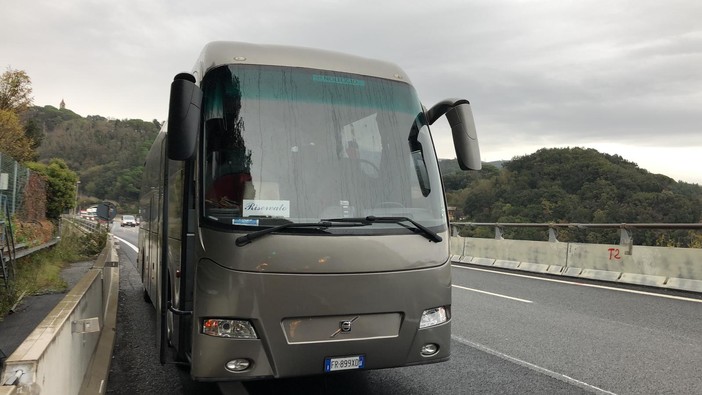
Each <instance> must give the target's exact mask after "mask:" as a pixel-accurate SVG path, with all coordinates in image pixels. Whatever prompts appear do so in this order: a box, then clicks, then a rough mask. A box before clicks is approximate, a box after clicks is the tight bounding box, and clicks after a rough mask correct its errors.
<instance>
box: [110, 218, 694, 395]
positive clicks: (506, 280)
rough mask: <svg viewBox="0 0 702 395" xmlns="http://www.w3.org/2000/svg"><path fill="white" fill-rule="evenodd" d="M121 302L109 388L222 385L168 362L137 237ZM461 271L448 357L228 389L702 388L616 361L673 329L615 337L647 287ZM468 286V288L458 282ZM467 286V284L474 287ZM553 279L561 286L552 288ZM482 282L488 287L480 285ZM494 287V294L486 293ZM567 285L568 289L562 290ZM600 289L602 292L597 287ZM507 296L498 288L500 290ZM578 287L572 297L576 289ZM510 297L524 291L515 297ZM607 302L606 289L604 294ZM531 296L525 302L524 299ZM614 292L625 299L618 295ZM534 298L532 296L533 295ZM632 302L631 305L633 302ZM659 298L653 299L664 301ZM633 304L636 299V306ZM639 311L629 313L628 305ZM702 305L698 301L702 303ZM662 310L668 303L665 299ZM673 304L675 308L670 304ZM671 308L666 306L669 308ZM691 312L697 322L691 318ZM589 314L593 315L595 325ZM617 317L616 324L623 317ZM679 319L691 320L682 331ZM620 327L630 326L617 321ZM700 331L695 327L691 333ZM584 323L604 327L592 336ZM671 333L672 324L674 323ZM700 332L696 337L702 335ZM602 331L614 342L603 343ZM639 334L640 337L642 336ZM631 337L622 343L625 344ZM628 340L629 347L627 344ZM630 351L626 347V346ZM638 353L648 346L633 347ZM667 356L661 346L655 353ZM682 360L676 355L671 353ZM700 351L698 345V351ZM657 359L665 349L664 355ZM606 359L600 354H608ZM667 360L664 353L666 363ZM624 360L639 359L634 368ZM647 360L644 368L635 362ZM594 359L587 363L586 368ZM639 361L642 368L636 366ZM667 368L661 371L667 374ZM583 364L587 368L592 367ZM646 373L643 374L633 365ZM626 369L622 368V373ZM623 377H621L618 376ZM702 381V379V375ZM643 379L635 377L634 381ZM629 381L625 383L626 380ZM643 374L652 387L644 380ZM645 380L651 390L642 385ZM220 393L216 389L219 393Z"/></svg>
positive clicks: (123, 264) (683, 333)
mask: <svg viewBox="0 0 702 395" xmlns="http://www.w3.org/2000/svg"><path fill="white" fill-rule="evenodd" d="M113 233H114V234H115V235H117V236H119V237H120V238H121V239H122V240H125V241H128V242H129V243H131V244H136V235H137V231H136V229H132V228H119V227H116V228H114V229H113ZM119 254H120V277H121V278H120V283H121V284H120V308H119V312H118V323H117V342H116V345H115V353H114V358H113V365H112V368H111V374H110V378H109V381H108V393H111V394H127V393H129V394H134V393H167V394H187V393H200V392H208V393H213V391H215V386H214V385H213V384H210V383H196V382H192V381H191V380H190V378H189V375H188V373H187V372H186V371H185V370H182V369H179V368H176V367H175V366H172V365H167V366H161V365H160V364H159V363H158V356H157V352H156V349H155V346H154V344H155V341H154V329H153V328H154V319H155V312H154V310H153V308H152V307H151V306H150V305H148V304H147V303H145V302H144V301H143V298H142V288H141V280H140V278H139V276H138V274H137V273H136V270H135V263H136V251H134V250H132V249H131V248H130V247H129V246H128V244H126V243H124V242H120V252H119ZM453 273H454V285H455V286H456V287H454V302H453V327H452V328H453V334H454V341H453V342H452V358H451V360H450V361H449V362H446V363H440V364H435V365H425V366H417V367H409V368H400V369H386V370H381V371H368V372H351V373H344V374H334V375H328V376H318V377H307V378H298V379H285V380H276V381H256V382H247V383H243V384H241V383H237V384H228V385H224V386H222V387H223V388H222V389H221V390H222V393H236V394H247V393H248V394H267V393H306V394H350V393H354V394H359V393H364V394H427V393H431V394H464V393H522V394H523V393H549V394H551V393H562V394H573V393H607V392H608V391H611V392H614V393H635V392H636V393H642V392H645V393H650V392H661V391H655V389H657V388H667V390H666V391H662V392H671V391H672V392H676V393H694V392H695V391H691V390H690V389H689V388H687V389H686V387H685V385H687V386H695V385H697V388H700V387H699V381H697V382H695V380H694V378H692V377H689V376H687V374H688V373H685V372H690V370H691V368H689V367H688V369H687V370H680V371H677V372H673V373H674V374H673V376H672V377H673V378H674V379H675V380H672V379H670V378H669V379H664V380H663V383H670V382H672V381H676V380H680V379H682V380H681V381H680V382H681V383H682V386H677V387H673V386H672V384H670V386H665V385H663V387H661V385H656V384H655V383H650V381H651V380H648V381H647V380H646V379H647V378H648V377H649V375H650V373H649V371H648V370H646V369H647V368H646V366H649V365H648V362H647V361H646V359H642V358H639V357H637V358H638V360H636V361H627V360H619V361H617V360H616V358H615V356H616V350H619V348H621V347H624V348H625V350H624V351H626V353H625V354H623V356H626V357H629V356H630V355H631V353H633V351H631V350H629V348H632V349H636V348H641V349H642V350H643V351H642V352H644V353H645V352H646V351H647V350H649V349H650V348H651V347H653V346H650V345H645V346H643V347H635V346H634V345H633V343H635V342H636V341H638V340H644V341H648V340H650V339H651V338H653V339H654V342H653V344H654V345H655V347H654V349H655V350H656V352H658V353H660V352H662V350H660V349H659V348H658V347H665V346H666V345H667V343H665V344H663V345H662V344H658V343H657V341H658V340H657V339H655V338H656V337H661V335H662V334H661V333H660V332H661V331H663V332H665V331H666V330H667V329H669V328H668V327H667V326H666V325H664V324H663V323H661V322H660V321H662V320H664V319H668V320H672V318H673V313H669V315H668V316H663V317H660V316H657V317H658V319H657V320H654V321H655V322H659V324H658V325H659V326H658V327H656V326H654V325H653V324H650V325H648V326H645V328H648V329H646V330H642V331H643V332H646V331H649V332H651V333H649V334H648V335H649V336H648V337H644V338H643V339H641V338H640V337H639V336H640V335H638V332H640V330H635V329H630V331H631V332H633V333H636V334H637V335H636V337H631V338H627V339H628V340H627V339H624V340H627V341H626V342H623V340H622V338H621V337H620V336H615V337H608V332H609V331H611V330H612V329H611V328H610V324H608V322H610V321H613V320H615V319H618V318H620V316H625V317H629V318H628V319H626V320H623V319H619V321H615V322H623V323H622V324H620V325H622V326H623V327H624V328H629V327H631V326H633V327H634V328H636V325H637V320H636V318H637V315H641V314H640V312H641V311H642V310H643V311H648V309H649V307H648V306H649V305H650V303H651V302H643V304H642V305H639V302H638V301H639V300H640V299H638V298H642V297H645V298H650V297H648V296H644V295H636V294H631V295H629V294H627V296H626V297H623V298H624V300H626V303H625V304H622V305H620V304H619V303H618V302H617V303H612V302H609V305H610V306H609V307H611V309H610V308H609V307H608V308H601V307H600V308H598V307H591V304H590V303H588V302H587V298H592V297H594V298H595V300H596V301H599V302H598V303H601V302H602V299H601V298H603V296H602V295H600V293H604V294H609V293H614V292H615V291H611V290H605V289H585V287H582V286H574V285H568V284H560V283H551V282H547V281H543V280H533V279H530V278H524V277H518V276H508V275H506V274H501V273H492V272H485V271H481V270H473V269H465V268H462V267H456V268H455V270H454V271H453ZM459 287H463V288H459ZM466 288H467V289H466ZM552 288H553V289H552ZM477 291H480V292H477ZM486 292H489V293H486ZM561 293H564V294H565V296H563V295H561ZM591 294H594V295H595V296H592V295H591ZM498 295H499V296H498ZM569 295H570V296H569ZM503 296H509V297H513V298H516V299H507V298H505V297H503ZM604 298H605V299H604V300H605V301H606V300H607V297H604ZM518 299H522V300H524V301H519V300H518ZM615 299H619V298H618V297H615ZM525 301H530V302H532V303H527V302H525ZM629 303H632V305H631V306H628V304H629ZM657 303H659V302H654V303H653V304H654V306H657ZM668 303H673V305H674V306H678V304H680V303H682V304H683V305H685V303H687V304H695V302H689V301H688V302H686V301H680V300H675V299H670V300H668ZM627 306H628V307H627ZM700 307H702V305H700V304H699V303H697V304H695V307H694V308H686V307H676V308H678V310H677V311H678V312H679V313H682V314H693V313H695V312H696V311H697V310H698V309H699V308H700ZM622 309H624V310H626V311H629V312H632V314H631V315H630V316H629V315H625V314H621V310H622ZM696 309H697V310H696ZM654 310H660V308H658V307H656V308H655V309H654ZM661 311H666V310H661ZM661 314H662V313H661ZM688 320H689V321H692V319H691V318H690V317H688ZM583 322H589V324H588V325H586V324H583ZM615 326H617V325H615ZM670 326H671V327H672V329H673V330H674V332H673V333H672V334H671V335H669V336H670V337H672V338H677V339H679V340H681V341H682V339H686V340H687V341H689V342H690V343H691V344H692V345H693V347H691V350H690V351H689V354H685V353H684V352H683V354H682V355H687V356H688V357H690V358H693V357H692V356H691V355H690V354H693V353H694V352H695V351H694V350H698V349H695V348H694V347H699V340H695V339H689V338H688V337H689V336H695V334H696V333H697V334H699V333H698V332H694V330H693V327H694V325H693V324H690V323H688V322H683V323H677V324H673V323H670ZM675 328H683V329H680V330H679V331H677V329H675ZM617 329H618V330H621V328H619V327H618V326H617ZM689 331H693V332H689ZM583 332H588V333H590V332H593V333H595V334H590V335H583ZM666 333H667V332H666ZM699 338H700V336H697V339H699ZM603 339H605V340H608V342H604V344H601V343H603ZM637 339H638V340H637ZM622 342H623V343H622ZM622 344H623V346H622ZM620 351H621V350H620ZM634 355H639V354H636V353H634ZM656 355H658V354H656ZM670 355H671V358H670V359H674V358H673V357H675V355H673V354H672V353H671V354H670ZM698 355H700V354H699V352H698ZM656 359H658V357H656ZM600 361H601V362H600ZM664 363H666V362H665V360H663V361H661V360H658V361H657V362H656V363H655V364H654V366H656V368H658V367H659V366H661V365H663V364H664ZM671 363H672V364H671V365H670V366H672V367H674V368H675V369H678V365H682V364H684V363H683V362H680V361H672V362H671ZM620 365H631V366H632V367H631V368H630V369H626V368H623V367H622V366H620ZM638 365H643V367H640V368H636V366H638ZM585 368H587V369H585ZM637 369H639V370H637ZM666 371H669V370H663V371H662V373H660V375H665V372H666ZM583 372H584V373H583ZM632 372H638V373H639V374H640V376H642V377H641V378H637V377H638V376H637V375H635V374H632ZM619 375H621V376H622V377H619ZM619 380H621V382H620V381H619ZM698 380H699V379H698ZM631 381H634V383H635V384H636V385H632V384H630V382H631ZM622 383H623V384H622ZM641 383H644V384H646V383H647V384H646V385H648V386H643V387H642V386H641V385H640V384H641ZM642 388H644V389H642ZM214 393H217V392H214Z"/></svg>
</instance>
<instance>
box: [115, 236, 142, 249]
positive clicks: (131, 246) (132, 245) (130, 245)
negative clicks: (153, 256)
mask: <svg viewBox="0 0 702 395" xmlns="http://www.w3.org/2000/svg"><path fill="white" fill-rule="evenodd" d="M112 236H113V237H114V238H115V239H117V240H119V241H121V242H122V243H124V244H126V245H127V246H129V248H131V249H132V250H134V252H136V253H138V252H139V249H138V248H137V246H135V245H134V244H132V243H130V242H128V241H127V240H124V239H123V238H121V237H117V236H115V235H112Z"/></svg>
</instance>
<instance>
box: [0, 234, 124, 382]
mask: <svg viewBox="0 0 702 395" xmlns="http://www.w3.org/2000/svg"><path fill="white" fill-rule="evenodd" d="M118 262H119V260H118V257H117V253H116V250H115V248H114V245H113V241H112V239H111V238H109V239H108V242H107V245H106V247H105V248H104V250H103V251H102V253H101V254H100V255H99V257H98V259H97V260H96V262H95V264H94V266H93V267H92V268H91V269H90V270H89V271H88V272H87V273H86V274H85V275H84V276H83V277H82V278H81V279H80V281H79V282H78V283H77V284H76V285H75V287H73V289H72V290H71V291H70V292H68V294H66V296H65V297H64V299H63V300H62V301H61V302H59V304H58V305H57V306H56V307H55V308H54V309H53V310H52V311H51V312H50V313H49V314H48V315H47V316H46V318H45V319H44V320H43V321H42V322H41V323H40V324H39V325H38V326H37V327H36V328H35V329H34V331H33V332H32V333H31V334H30V335H29V336H28V337H27V339H26V340H25V341H24V342H23V343H22V344H21V345H20V346H19V347H18V348H17V349H16V350H15V352H13V353H12V355H10V357H9V358H8V359H7V360H6V361H5V368H4V369H3V371H2V375H0V394H2V395H6V394H13V393H17V394H19V393H28V394H79V393H99V390H96V388H100V383H99V382H98V383H95V382H94V380H95V378H96V377H98V378H99V377H106V374H107V369H109V355H110V354H109V353H108V355H107V361H108V362H107V363H104V361H101V360H99V358H98V357H100V356H104V355H103V354H104V353H100V347H98V342H99V343H100V344H101V345H102V344H107V346H108V348H109V349H110V350H109V351H110V353H111V346H112V344H113V343H114V329H115V327H116V322H115V321H116V312H117V296H118V292H119V267H117V263H118ZM110 337H111V339H109V338H110ZM106 338H108V339H107V341H106ZM96 350H97V351H98V352H96ZM96 371H97V372H100V371H102V375H100V374H95V372H96ZM86 388H87V390H86Z"/></svg>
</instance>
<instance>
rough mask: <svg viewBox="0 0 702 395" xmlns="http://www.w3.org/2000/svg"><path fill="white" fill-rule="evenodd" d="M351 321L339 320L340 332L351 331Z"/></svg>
mask: <svg viewBox="0 0 702 395" xmlns="http://www.w3.org/2000/svg"><path fill="white" fill-rule="evenodd" d="M351 322H352V321H341V322H340V323H339V329H341V331H342V332H351Z"/></svg>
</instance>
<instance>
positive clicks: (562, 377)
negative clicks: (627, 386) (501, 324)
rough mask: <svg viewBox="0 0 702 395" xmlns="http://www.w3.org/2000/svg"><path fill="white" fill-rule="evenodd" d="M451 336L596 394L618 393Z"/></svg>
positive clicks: (609, 394) (610, 394)
mask: <svg viewBox="0 0 702 395" xmlns="http://www.w3.org/2000/svg"><path fill="white" fill-rule="evenodd" d="M451 338H452V339H453V340H455V341H457V342H459V343H461V344H464V345H466V346H468V347H473V348H475V349H478V350H480V351H483V352H486V353H488V354H491V355H494V356H496V357H499V358H502V359H504V360H507V361H510V362H512V363H516V364H517V365H520V366H524V367H525V368H528V369H531V370H534V371H537V372H539V373H542V374H545V375H547V376H549V377H553V378H554V379H557V380H560V381H563V382H565V383H568V384H570V385H574V386H576V387H578V388H582V389H584V390H587V391H593V392H594V393H596V394H603V395H604V394H606V395H616V394H615V393H614V392H611V391H607V390H604V389H602V388H599V387H596V386H594V385H592V384H588V383H586V382H584V381H580V380H577V379H574V378H572V377H570V376H566V375H565V374H562V373H558V372H554V371H553V370H549V369H546V368H543V367H541V366H538V365H534V364H533V363H530V362H527V361H523V360H521V359H519V358H515V357H513V356H510V355H507V354H505V353H501V352H499V351H496V350H493V349H491V348H489V347H487V346H484V345H482V344H478V343H474V342H472V341H470V340H468V339H465V338H463V337H460V336H457V335H451Z"/></svg>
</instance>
